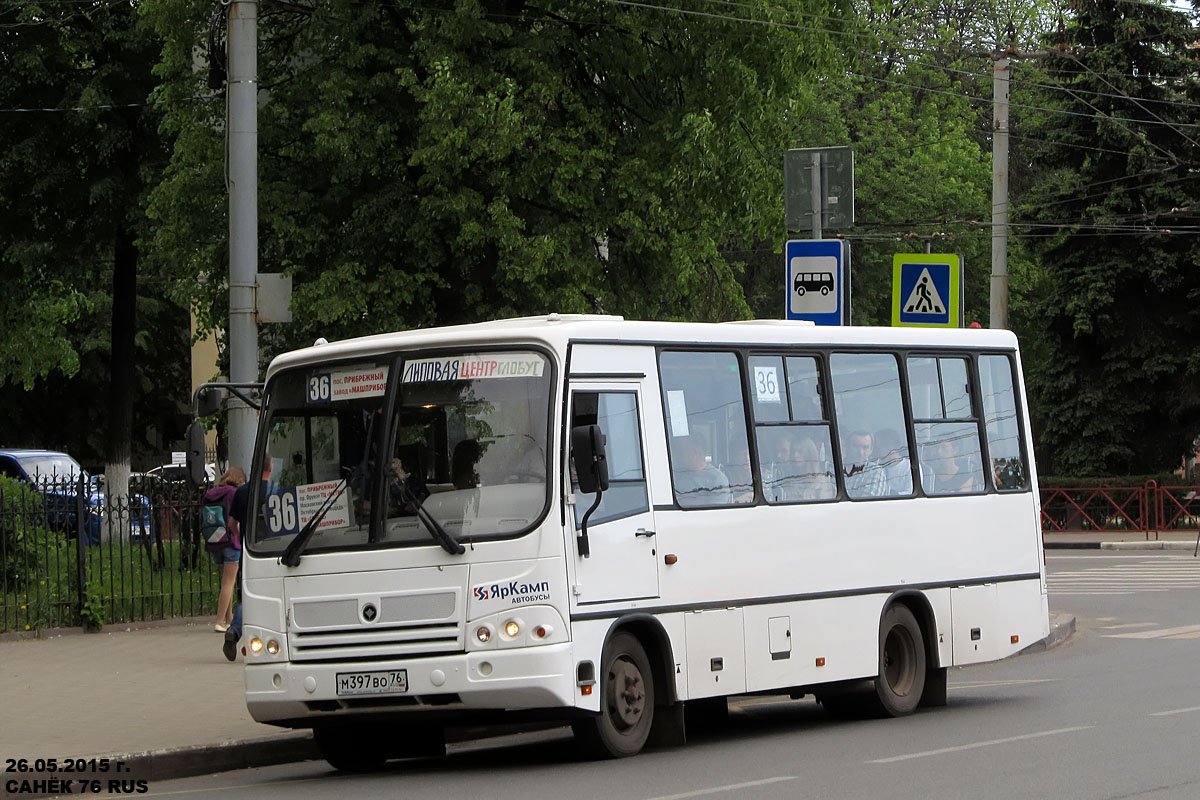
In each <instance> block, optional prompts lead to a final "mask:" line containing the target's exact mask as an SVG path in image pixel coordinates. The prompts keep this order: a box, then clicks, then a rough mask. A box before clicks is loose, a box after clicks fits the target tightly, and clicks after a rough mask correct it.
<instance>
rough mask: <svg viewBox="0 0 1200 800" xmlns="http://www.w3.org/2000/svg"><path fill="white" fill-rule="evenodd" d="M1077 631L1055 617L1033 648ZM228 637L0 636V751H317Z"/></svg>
mask: <svg viewBox="0 0 1200 800" xmlns="http://www.w3.org/2000/svg"><path fill="white" fill-rule="evenodd" d="M1074 630H1075V619H1074V617H1071V616H1069V615H1063V614H1057V615H1053V618H1052V620H1051V634H1050V636H1049V637H1047V639H1046V640H1044V641H1043V642H1038V643H1035V644H1034V645H1033V646H1031V647H1030V648H1028V649H1029V650H1036V649H1045V648H1047V647H1053V646H1054V645H1056V644H1058V643H1059V642H1061V641H1063V640H1064V639H1066V638H1067V636H1069V635H1070V634H1071V632H1073V631H1074ZM221 642H222V637H221V635H220V634H217V633H215V632H213V629H212V622H211V620H209V619H204V620H200V619H195V620H170V621H164V622H158V623H150V624H148V625H143V626H142V627H140V628H135V627H134V626H122V625H112V626H108V627H107V628H106V629H105V631H104V632H103V633H98V634H87V633H82V632H75V631H73V630H72V631H69V632H65V633H61V634H57V635H55V634H50V635H49V637H48V638H45V639H13V638H8V639H5V640H0V676H2V679H0V709H3V717H4V720H5V724H4V725H3V726H0V758H14V759H16V758H26V759H29V760H30V761H31V762H32V761H34V760H36V759H49V758H57V759H59V760H60V761H61V760H62V759H64V758H68V757H71V758H80V757H91V756H116V757H119V758H121V759H122V760H124V761H125V762H126V763H127V764H129V765H130V766H131V768H132V772H131V773H130V774H131V776H134V777H136V778H140V779H148V780H151V781H153V780H165V779H168V778H178V777H185V776H189V775H204V774H209V773H214V772H221V771H225V770H232V769H243V768H246V767H261V766H268V765H271V764H279V763H287V762H293V761H303V760H306V759H310V758H317V757H319V756H318V754H317V751H316V747H315V745H314V744H313V741H312V737H311V734H310V733H309V732H308V731H287V730H284V729H281V728H275V727H272V726H268V725H262V724H260V723H257V722H255V721H254V720H252V719H251V718H250V715H249V713H248V712H247V711H246V705H245V700H244V698H243V678H242V661H241V656H240V655H239V657H238V660H237V662H235V663H232V664H231V663H229V662H228V661H226V660H225V657H224V656H223V655H222V654H221ZM6 777H10V778H11V777H18V776H14V775H9V776H6ZM77 777H78V776H77ZM92 777H96V776H92ZM0 788H2V787H0Z"/></svg>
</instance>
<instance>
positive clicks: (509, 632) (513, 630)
mask: <svg viewBox="0 0 1200 800" xmlns="http://www.w3.org/2000/svg"><path fill="white" fill-rule="evenodd" d="M520 633H521V625H520V623H518V622H517V621H516V620H515V619H510V620H509V621H508V622H506V623H504V635H505V636H507V637H508V638H510V639H515V638H517V636H518V635H519V634H520Z"/></svg>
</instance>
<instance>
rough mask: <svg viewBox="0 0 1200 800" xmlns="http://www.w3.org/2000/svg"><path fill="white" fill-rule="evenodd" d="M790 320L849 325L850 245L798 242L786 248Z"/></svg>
mask: <svg viewBox="0 0 1200 800" xmlns="http://www.w3.org/2000/svg"><path fill="white" fill-rule="evenodd" d="M784 261H785V267H784V280H785V282H786V283H785V286H784V292H785V293H786V297H787V301H786V303H785V307H784V311H785V316H786V318H787V319H807V320H810V321H812V322H815V323H816V324H818V325H849V324H850V269H849V266H850V245H849V243H848V242H846V241H844V240H842V239H815V240H814V239H799V240H795V241H791V242H788V243H787V245H786V247H785V248H784Z"/></svg>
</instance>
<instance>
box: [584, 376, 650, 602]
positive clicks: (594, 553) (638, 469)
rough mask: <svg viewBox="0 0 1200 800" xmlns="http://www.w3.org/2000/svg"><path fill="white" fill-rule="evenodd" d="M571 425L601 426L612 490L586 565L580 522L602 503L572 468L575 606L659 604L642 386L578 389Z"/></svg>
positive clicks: (599, 512)
mask: <svg viewBox="0 0 1200 800" xmlns="http://www.w3.org/2000/svg"><path fill="white" fill-rule="evenodd" d="M568 419H569V420H570V421H571V422H570V427H571V428H574V427H576V426H579V425H599V426H600V429H601V430H602V431H603V432H604V436H605V439H606V442H605V452H606V453H607V459H608V490H607V491H605V492H604V493H603V494H602V495H601V502H600V505H599V506H598V507H597V508H596V510H595V511H594V512H592V515H591V517H589V518H588V528H587V534H588V542H589V546H590V549H591V555H590V556H588V557H586V558H585V557H583V556H581V555H580V554H579V539H578V537H579V532H580V523H581V522H582V520H583V516H584V514H586V513H587V511H588V509H589V508H591V507H592V503H593V502H594V501H595V499H596V496H595V495H594V494H583V493H581V492H580V491H579V487H578V485H577V484H576V482H575V477H574V466H573V465H571V462H568V465H569V469H568V474H569V479H570V482H571V485H570V487H569V489H568V491H570V492H571V493H572V494H573V495H574V497H575V505H574V507H573V508H572V515H571V519H569V520H568V522H567V526H568V529H569V530H571V531H573V533H574V542H573V544H574V547H573V548H572V550H573V552H574V562H575V579H574V585H573V586H572V593H573V594H574V597H575V601H576V602H577V603H578V604H579V605H588V604H592V603H605V602H614V601H621V600H637V599H642V598H652V597H658V558H657V548H658V545H657V542H656V540H655V533H654V531H655V528H654V509H653V508H652V507H651V505H650V488H649V485H648V483H647V475H646V459H645V447H643V435H644V433H643V432H644V429H645V426H644V425H643V424H642V402H641V382H640V381H637V382H632V381H631V382H620V383H603V384H597V383H588V384H581V383H572V384H571V408H570V412H569V416H568ZM567 440H568V442H569V440H570V439H569V436H568V439H567ZM568 446H569V445H568Z"/></svg>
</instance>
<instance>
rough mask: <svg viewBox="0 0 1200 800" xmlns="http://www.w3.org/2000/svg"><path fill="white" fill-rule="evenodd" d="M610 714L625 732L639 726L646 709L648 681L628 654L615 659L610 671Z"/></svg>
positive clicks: (619, 729) (608, 693)
mask: <svg viewBox="0 0 1200 800" xmlns="http://www.w3.org/2000/svg"><path fill="white" fill-rule="evenodd" d="M607 689H608V691H607V693H606V694H607V696H608V716H609V719H611V720H612V722H613V727H615V728H616V729H617V730H618V731H621V732H622V733H624V732H625V731H628V730H631V729H633V728H635V727H637V724H638V722H639V721H641V719H642V714H644V713H645V711H646V683H645V680H644V679H643V677H642V671H641V670H640V669H638V668H637V665H636V664H634V663H633V661H632V660H631V659H630V658H629V657H628V656H620V657H619V658H617V659H616V660H614V661H613V664H612V668H611V669H610V670H609V672H608V687H607Z"/></svg>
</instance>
